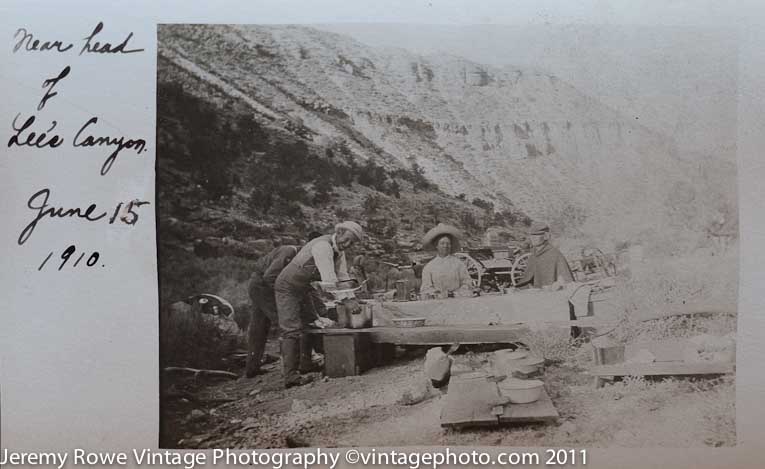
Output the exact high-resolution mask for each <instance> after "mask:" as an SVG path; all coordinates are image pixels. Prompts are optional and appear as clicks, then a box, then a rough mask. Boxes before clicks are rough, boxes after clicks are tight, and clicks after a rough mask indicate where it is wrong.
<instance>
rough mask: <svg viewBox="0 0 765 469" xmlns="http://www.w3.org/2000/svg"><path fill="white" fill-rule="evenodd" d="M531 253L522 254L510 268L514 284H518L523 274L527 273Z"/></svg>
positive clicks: (511, 279)
mask: <svg viewBox="0 0 765 469" xmlns="http://www.w3.org/2000/svg"><path fill="white" fill-rule="evenodd" d="M529 256H530V253H528V252H527V253H526V254H521V255H520V256H518V257H517V258H516V259H515V261H513V267H511V268H510V281H511V282H512V284H513V286H516V285H517V284H518V282H519V281H520V280H521V278H523V274H524V273H526V268H527V267H528V265H529Z"/></svg>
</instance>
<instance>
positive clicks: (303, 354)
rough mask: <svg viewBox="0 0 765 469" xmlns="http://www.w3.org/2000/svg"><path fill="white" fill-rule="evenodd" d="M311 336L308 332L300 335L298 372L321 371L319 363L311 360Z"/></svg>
mask: <svg viewBox="0 0 765 469" xmlns="http://www.w3.org/2000/svg"><path fill="white" fill-rule="evenodd" d="M312 352H313V338H312V337H311V336H310V335H309V334H303V335H301V336H300V367H299V369H300V373H301V374H307V373H313V372H317V371H321V365H319V364H318V363H314V361H313V353H312Z"/></svg>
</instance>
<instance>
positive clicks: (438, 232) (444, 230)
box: [422, 223, 462, 252]
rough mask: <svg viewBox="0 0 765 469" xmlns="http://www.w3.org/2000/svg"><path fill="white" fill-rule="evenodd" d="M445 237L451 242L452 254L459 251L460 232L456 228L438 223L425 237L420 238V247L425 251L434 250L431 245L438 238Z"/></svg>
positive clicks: (433, 245)
mask: <svg viewBox="0 0 765 469" xmlns="http://www.w3.org/2000/svg"><path fill="white" fill-rule="evenodd" d="M443 235H447V236H449V237H450V238H451V240H452V252H457V251H459V250H460V239H461V238H462V232H461V231H460V230H458V229H457V228H455V227H453V226H451V225H447V224H445V223H439V224H438V225H436V226H434V227H433V228H431V229H430V231H428V232H427V233H425V236H423V237H422V245H423V247H424V248H426V249H436V246H435V244H434V243H433V242H434V241H435V240H436V239H438V238H439V237H441V236H443Z"/></svg>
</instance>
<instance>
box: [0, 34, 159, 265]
mask: <svg viewBox="0 0 765 469" xmlns="http://www.w3.org/2000/svg"><path fill="white" fill-rule="evenodd" d="M135 42H136V40H135V39H134V38H133V33H132V32H130V33H129V34H127V35H122V36H119V37H115V35H114V34H110V33H109V32H107V31H105V29H104V24H103V23H102V22H99V23H98V24H97V25H96V26H95V27H94V28H93V29H92V30H91V31H90V33H89V34H88V35H86V36H85V37H83V38H81V39H78V40H76V41H67V40H62V39H59V38H40V37H38V36H37V35H36V33H35V32H33V31H31V30H30V28H26V27H21V28H18V29H17V30H16V32H15V34H14V36H13V43H12V48H13V53H14V54H20V55H21V54H28V55H33V54H61V55H69V56H72V57H73V60H74V62H73V64H69V65H66V66H65V67H63V68H62V69H61V70H60V71H58V70H57V71H56V72H57V73H51V74H50V75H49V76H45V77H43V79H42V87H41V89H42V96H40V98H39V101H38V102H37V103H36V107H35V110H34V111H31V112H30V111H20V112H17V113H15V115H12V116H9V117H10V135H9V136H8V139H7V141H6V142H7V147H8V148H9V149H10V150H9V154H11V152H12V150H13V149H14V148H17V147H25V148H27V149H31V150H33V151H35V152H40V153H53V152H57V151H58V152H61V151H62V148H61V147H62V145H68V146H70V147H71V148H74V149H76V150H75V151H81V150H82V149H97V148H101V149H103V151H104V159H103V160H100V159H99V163H100V171H99V174H100V176H106V175H107V174H108V173H109V172H110V170H111V169H112V167H113V165H114V163H115V161H116V160H117V159H118V157H120V156H122V155H124V154H131V153H132V154H133V155H136V156H138V155H141V154H142V153H145V152H146V151H148V149H147V144H146V139H145V138H142V137H140V136H126V135H114V134H113V133H112V132H108V131H105V130H104V129H103V125H102V124H103V123H104V121H105V120H106V119H105V118H103V117H102V116H99V115H91V116H90V117H89V118H87V119H85V120H84V122H82V124H81V125H76V126H75V128H76V129H77V130H76V132H73V134H72V135H71V136H62V135H60V134H59V133H57V129H61V128H62V127H64V126H63V125H60V124H61V119H58V120H56V119H55V118H48V117H46V116H45V114H46V111H48V110H49V109H50V107H53V106H55V103H56V101H57V100H56V97H58V96H59V94H60V93H63V91H64V90H65V87H64V86H62V83H64V82H66V81H78V80H79V81H86V80H93V82H92V83H79V85H80V86H82V85H86V86H93V87H94V88H93V89H94V94H95V93H97V91H95V90H96V89H97V85H98V80H99V77H98V76H92V73H89V74H83V75H84V76H80V77H78V76H77V73H76V72H77V69H76V61H77V58H79V57H82V56H104V57H105V56H120V55H129V54H139V53H142V52H144V49H143V48H139V47H137V46H136V44H134V43H135ZM46 75H47V74H46ZM104 102H106V100H105V101H104ZM94 110H95V111H98V108H96V109H94ZM59 111H61V109H59ZM96 114H97V112H96ZM100 124H101V125H100ZM59 182H60V181H59ZM77 182H80V181H77ZM148 203H149V202H147V201H143V200H140V199H138V198H136V199H134V200H132V201H129V202H127V205H125V204H123V203H120V204H119V205H117V208H116V209H114V214H113V215H112V216H111V217H109V219H108V220H109V224H113V223H114V222H115V221H120V222H122V223H124V224H127V225H135V224H136V222H137V221H138V214H137V212H136V209H137V208H138V207H140V206H142V205H146V204H148ZM107 205H111V203H108V204H107ZM25 208H26V209H28V210H30V216H29V219H30V221H29V223H27V224H25V226H24V227H23V228H22V230H21V233H20V236H19V239H18V244H19V245H22V244H24V243H25V242H26V241H27V240H28V239H29V238H30V236H31V234H32V232H33V231H34V229H35V227H37V226H38V225H40V224H42V222H43V220H45V219H47V220H50V221H56V220H59V221H60V220H67V219H68V220H71V221H80V222H82V221H85V222H94V221H97V220H101V219H102V218H106V216H107V215H106V212H103V213H102V212H98V213H94V212H95V211H96V204H95V203H93V201H88V202H85V203H83V204H82V207H64V206H59V205H58V204H56V203H55V202H53V200H52V197H51V191H50V189H48V188H42V189H39V188H37V189H35V190H34V191H33V195H32V196H31V197H30V198H29V200H28V201H27V203H26V207H25ZM121 213H122V214H123V215H122V216H119V214H121ZM73 250H74V246H69V248H67V249H66V250H65V251H64V254H63V255H62V259H64V262H66V260H68V258H69V256H71V255H72V252H73ZM52 253H53V252H51V253H50V254H48V257H47V258H46V259H45V261H44V262H43V265H44V263H45V262H47V260H48V259H49V258H50V256H51V255H52ZM98 257H99V256H98V253H97V252H94V253H93V254H91V257H90V258H89V260H93V259H95V260H97V259H98ZM77 262H79V259H78V261H77ZM93 264H95V261H93ZM88 265H91V263H90V262H89V263H88ZM75 266H76V264H75ZM62 267H63V264H62ZM40 268H42V265H41V266H40ZM38 270H40V269H38ZM59 270H61V268H59Z"/></svg>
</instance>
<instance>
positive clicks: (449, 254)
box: [420, 223, 473, 299]
mask: <svg viewBox="0 0 765 469" xmlns="http://www.w3.org/2000/svg"><path fill="white" fill-rule="evenodd" d="M459 237H460V232H459V230H458V229H457V228H455V227H453V226H449V225H445V224H443V223H439V224H438V225H437V226H436V227H435V228H433V229H431V230H430V231H428V232H427V233H426V234H425V237H424V238H423V239H422V243H423V245H424V247H425V248H426V249H428V248H429V249H435V250H436V252H437V255H436V257H435V258H434V259H433V260H431V261H430V262H428V263H427V264H426V265H425V268H424V269H423V270H422V285H421V286H420V297H421V298H422V299H429V298H447V297H450V296H473V289H472V280H471V278H470V274H469V273H468V270H467V267H466V266H465V264H464V263H463V262H462V261H461V260H460V259H459V258H458V257H457V256H455V255H454V253H455V252H457V251H458V250H459Z"/></svg>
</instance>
